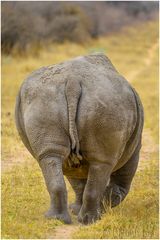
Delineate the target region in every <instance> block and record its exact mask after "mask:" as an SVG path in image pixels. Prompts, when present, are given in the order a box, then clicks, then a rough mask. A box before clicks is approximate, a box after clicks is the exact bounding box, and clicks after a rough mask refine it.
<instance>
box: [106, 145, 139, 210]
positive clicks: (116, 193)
mask: <svg viewBox="0 0 160 240" xmlns="http://www.w3.org/2000/svg"><path fill="white" fill-rule="evenodd" d="M139 151H140V145H139V146H138V147H137V148H136V150H135V152H134V154H133V155H132V157H131V158H130V159H129V160H128V162H127V163H126V164H125V165H124V166H123V167H122V168H120V169H118V170H117V171H116V172H114V173H112V175H111V178H110V183H109V185H108V186H107V187H106V190H105V193H104V199H103V203H104V205H105V206H106V205H107V206H110V207H116V206H117V205H119V204H120V203H121V202H122V201H123V200H124V199H125V197H126V196H127V194H128V192H129V189H130V186H131V182H132V179H133V177H134V175H135V172H136V169H137V166H138V162H139Z"/></svg>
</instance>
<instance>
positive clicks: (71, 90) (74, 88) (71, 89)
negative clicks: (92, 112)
mask: <svg viewBox="0 0 160 240" xmlns="http://www.w3.org/2000/svg"><path fill="white" fill-rule="evenodd" d="M81 91H82V89H81V85H80V83H79V82H78V81H77V80H76V79H72V78H70V79H68V81H67V83H66V86H65V95H66V100H67V106H68V119H69V135H70V139H71V149H72V156H75V160H74V157H73V161H74V162H75V163H77V159H78V160H81V159H82V157H81V155H80V154H79V150H80V145H79V138H78V132H77V126H76V115H77V109H78V102H79V99H80V96H81Z"/></svg>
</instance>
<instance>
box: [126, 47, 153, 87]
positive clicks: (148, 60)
mask: <svg viewBox="0 0 160 240" xmlns="http://www.w3.org/2000/svg"><path fill="white" fill-rule="evenodd" d="M157 48H158V42H156V43H154V44H153V45H152V47H151V48H149V49H148V56H147V57H146V58H145V59H144V64H145V65H144V67H141V68H139V69H137V70H136V71H134V72H131V73H129V74H128V76H127V79H128V81H129V82H132V81H134V79H135V78H136V77H137V76H138V75H139V74H141V73H142V72H143V71H144V70H145V69H146V68H147V67H148V66H149V65H150V64H151V63H152V60H153V57H154V53H155V51H156V49H157Z"/></svg>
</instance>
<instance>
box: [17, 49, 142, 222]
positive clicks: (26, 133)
mask: <svg viewBox="0 0 160 240" xmlns="http://www.w3.org/2000/svg"><path fill="white" fill-rule="evenodd" d="M15 115H16V125H17V129H18V132H19V134H20V137H21V139H22V141H23V143H24V145H25V146H26V147H27V149H28V150H29V152H30V153H31V154H32V156H33V157H34V158H36V159H37V161H38V163H39V165H40V167H41V169H42V172H43V175H44V178H45V182H46V185H47V189H48V191H49V194H50V198H51V206H50V209H49V211H48V212H47V213H46V216H47V217H49V218H57V219H61V220H63V221H64V222H65V223H70V222H71V218H70V215H69V213H68V208H67V191H66V185H65V181H64V177H63V174H64V175H66V177H67V179H68V180H69V182H70V184H71V185H72V187H73V189H74V191H75V194H76V201H75V203H73V204H71V205H70V208H71V210H72V212H73V213H75V214H77V215H78V220H79V221H80V222H82V223H84V224H87V223H91V222H93V221H95V220H96V219H98V218H100V216H101V213H102V211H103V210H104V208H103V204H102V202H103V203H105V204H106V205H107V204H108V205H111V207H114V206H116V205H118V204H119V203H120V202H121V201H123V199H124V198H125V197H126V195H127V193H128V192H129V189H130V185H131V181H132V179H133V176H134V174H135V171H136V169H137V165H138V160H139V151H140V147H141V134H142V129H143V107H142V104H141V101H140V99H139V97H138V95H137V93H136V91H135V90H134V89H133V88H132V87H131V86H130V84H129V83H128V82H127V81H126V80H125V79H124V78H123V77H122V76H121V75H120V74H119V73H118V72H117V71H116V69H115V68H114V66H113V65H112V63H111V62H110V60H109V59H108V58H107V57H106V56H104V55H103V54H94V55H88V56H84V57H78V58H75V59H73V60H70V61H66V62H64V63H61V64H57V65H53V66H49V67H43V68H41V69H39V70H37V71H35V72H33V73H32V74H31V75H30V76H29V77H28V78H27V79H26V80H25V81H24V83H23V84H22V86H21V89H20V91H19V95H18V97H17V102H16V114H15Z"/></svg>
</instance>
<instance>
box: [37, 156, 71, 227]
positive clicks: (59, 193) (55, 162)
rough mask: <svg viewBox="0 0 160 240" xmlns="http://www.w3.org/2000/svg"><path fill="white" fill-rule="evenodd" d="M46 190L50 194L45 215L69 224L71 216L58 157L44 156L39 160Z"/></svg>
mask: <svg viewBox="0 0 160 240" xmlns="http://www.w3.org/2000/svg"><path fill="white" fill-rule="evenodd" d="M39 165H40V167H41V169H42V172H43V175H44V179H45V182H46V186H47V189H48V192H49V194H50V200H51V205H50V209H49V210H48V212H46V214H45V217H47V218H53V219H58V220H62V221H63V222H65V223H67V224H69V223H71V217H70V215H69V213H68V209H67V191H66V185H65V181H64V178H63V172H62V166H61V165H62V164H61V159H59V158H58V157H46V158H43V159H42V160H40V162H39Z"/></svg>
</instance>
